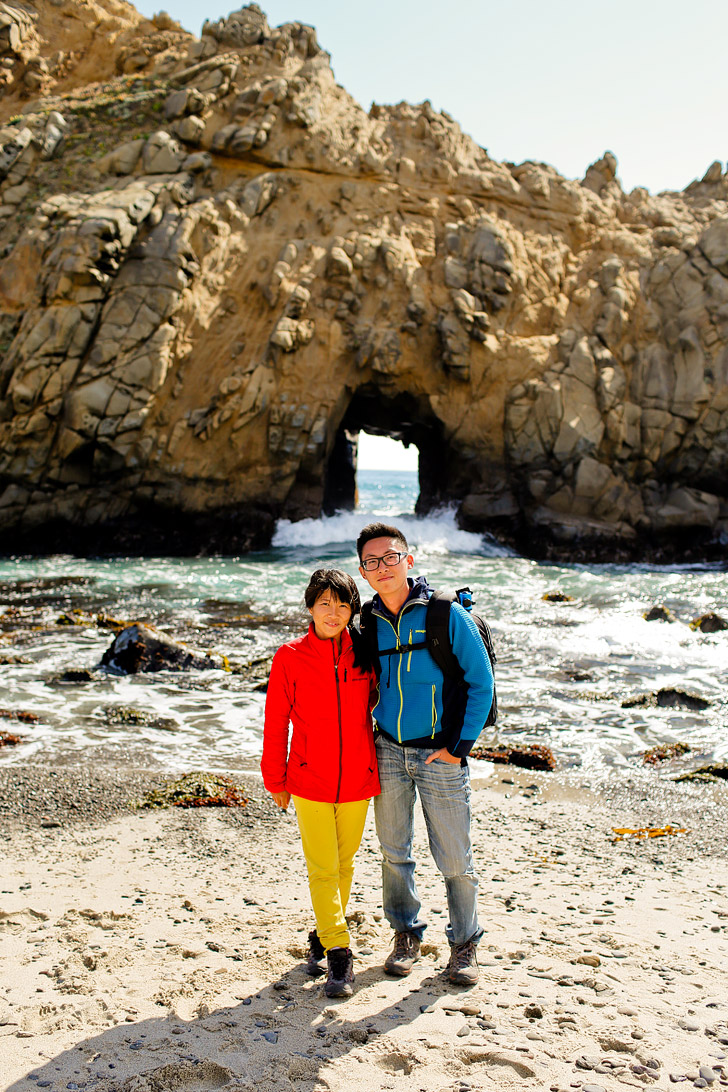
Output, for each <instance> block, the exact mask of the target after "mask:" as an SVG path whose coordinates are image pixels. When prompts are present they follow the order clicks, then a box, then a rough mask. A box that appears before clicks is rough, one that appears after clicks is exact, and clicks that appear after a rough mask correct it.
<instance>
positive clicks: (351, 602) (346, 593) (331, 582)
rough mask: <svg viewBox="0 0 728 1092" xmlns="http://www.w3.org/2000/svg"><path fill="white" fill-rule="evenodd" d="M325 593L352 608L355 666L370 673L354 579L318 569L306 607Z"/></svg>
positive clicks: (340, 573) (369, 654)
mask: <svg viewBox="0 0 728 1092" xmlns="http://www.w3.org/2000/svg"><path fill="white" fill-rule="evenodd" d="M405 545H406V543H405ZM324 592H331V593H332V594H333V595H335V596H336V598H337V599H338V600H339V602H340V603H346V604H347V605H348V606H350V607H351V618H350V619H349V622H348V626H347V628H348V630H349V634H350V636H351V644H352V648H353V649H354V665H355V666H356V667H358V668H360V669H361V670H362V671H368V670H369V669H370V668H371V667H372V666H373V661H372V653H371V649H370V648H369V645H368V642H367V641H365V640H364V638H363V637H362V635H361V633H360V632H359V630H358V629H357V628H356V626H355V625H354V618H355V617H356V615H357V614H359V613H360V611H361V599H360V598H359V589H358V588H357V586H356V583H355V581H354V577H353V576H349V574H348V573H345V572H342V571H341V569H316V572H314V573H311V579H310V580H309V582H308V587H307V588H306V591H305V592H304V595H303V598H304V602H305V603H306V606H307V607H312V606H313V605H314V603H315V602H316V600H317V599H318V597H319V596H320V595H323V593H324Z"/></svg>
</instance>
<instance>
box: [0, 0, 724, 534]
mask: <svg viewBox="0 0 728 1092" xmlns="http://www.w3.org/2000/svg"><path fill="white" fill-rule="evenodd" d="M8 6H9V5H6V7H8ZM69 6H70V9H71V10H73V11H74V12H76V14H77V15H79V16H80V17H79V18H78V19H76V20H75V22H76V23H78V27H77V28H76V31H75V32H74V33H75V35H76V37H75V39H74V40H73V41H68V42H67V41H65V39H64V40H63V42H60V39H59V40H58V41H56V40H55V39H56V38H58V34H59V28H60V26H61V21H62V9H61V8H59V7H58V6H57V5H56V4H55V3H52V2H51V0H39V3H38V4H37V5H34V11H33V13H32V15H31V14H29V13H28V12H27V11H26V10H25V8H24V9H23V11H24V13H25V14H24V15H22V16H18V17H17V18H16V17H15V16H12V17H10V16H9V19H10V22H8V23H5V24H1V22H0V34H1V33H3V31H2V27H5V28H7V27H15V28H16V29H15V30H12V31H8V32H7V33H6V34H5V37H6V38H7V40H8V42H10V37H12V42H13V43H14V46H13V48H17V49H18V50H19V51H20V52H19V53H13V57H16V58H22V59H21V60H18V62H17V64H16V61H13V62H12V63H13V66H14V67H13V68H12V69H8V72H9V73H10V77H9V78H10V80H11V82H10V83H6V84H5V89H4V97H3V101H2V106H1V109H0V187H1V188H0V200H1V201H2V215H1V216H0V232H2V234H3V247H2V248H0V252H1V253H3V254H4V257H3V258H2V259H1V260H0V334H2V341H3V343H4V344H5V347H6V353H5V356H4V363H3V366H2V367H3V371H2V376H3V385H2V387H0V389H1V390H2V391H3V397H2V400H0V422H1V424H0V434H1V439H2V445H1V450H2V455H1V456H0V491H2V495H3V496H5V495H7V496H9V497H10V498H20V497H23V498H24V499H23V500H22V503H21V501H20V500H17V499H12V500H11V502H10V501H9V502H8V503H7V504H5V505H4V506H3V507H2V509H1V511H0V537H1V536H2V535H3V534H6V535H7V534H11V533H12V530H13V528H14V527H17V526H19V525H20V524H19V523H18V521H21V522H22V521H26V522H27V521H33V520H37V521H42V520H43V519H46V518H51V517H50V514H51V513H54V514H55V515H58V513H59V512H62V513H68V512H84V513H85V514H86V515H85V516H84V518H86V519H88V520H89V521H93V520H98V521H104V520H107V519H110V518H111V513H112V512H113V513H116V514H117V515H118V514H123V513H125V512H127V511H129V510H130V506H131V505H133V499H132V498H133V497H134V496H139V497H143V498H145V500H146V501H147V502H148V503H152V502H153V501H154V500H155V499H161V498H163V499H164V503H166V504H168V505H169V506H170V507H172V508H174V507H178V508H181V509H184V510H185V511H187V512H191V513H193V512H196V511H205V512H207V513H210V512H212V513H214V512H215V510H216V509H221V510H222V509H228V508H229V507H230V506H231V505H232V506H234V507H235V508H236V510H240V511H242V510H246V511H250V512H251V513H253V515H252V516H251V519H252V520H253V521H254V522H257V524H258V525H259V527H260V528H261V531H260V534H261V535H262V534H264V533H269V532H270V528H271V527H272V525H273V522H274V520H275V518H278V517H280V516H282V515H287V516H289V517H291V516H295V517H300V516H303V515H313V516H315V515H318V514H319V513H320V511H321V507H322V504H324V502H325V501H326V497H325V486H324V482H325V481H326V480H327V470H328V469H329V467H330V463H331V460H332V459H335V458H337V457H339V456H336V455H335V454H334V453H335V452H341V451H349V450H350V442H349V440H348V439H346V438H347V436H351V435H352V434H355V433H356V432H357V430H359V429H361V428H367V427H368V428H370V429H374V430H375V431H378V432H380V433H389V434H391V435H396V436H398V437H400V438H402V439H404V440H405V441H407V442H410V443H416V444H418V445H419V447H420V455H421V458H420V478H421V485H422V498H423V500H422V504H423V507H425V508H426V507H427V505H428V504H435V503H438V502H440V501H442V500H445V499H448V500H453V501H455V502H462V504H461V518H462V519H463V521H464V522H465V523H466V524H467V526H468V527H471V528H473V529H483V528H487V527H489V526H491V525H493V526H498V527H501V528H503V527H506V528H507V527H508V526H509V525H510V526H511V528H519V527H521V526H522V525H525V526H526V527H527V528H528V529H529V532H530V531H533V532H534V534H537V535H544V536H547V537H552V538H554V539H555V540H557V541H559V542H561V543H565V544H567V545H568V544H570V543H573V542H575V541H577V540H578V539H579V538H580V536H582V537H583V536H586V537H593V538H595V539H597V540H598V541H600V542H608V541H612V542H614V543H624V542H628V541H636V536H637V532H639V533H640V534H642V532H643V531H644V530H647V531H653V532H654V533H655V534H663V535H669V534H672V533H677V532H678V531H679V530H680V528H684V527H689V526H695V527H696V528H699V529H701V530H703V531H705V532H706V533H713V532H714V531H715V532H717V531H719V530H720V529H721V528H722V527H723V526H724V524H725V522H726V519H728V515H727V513H728V496H727V489H728V487H725V486H724V485H723V484H721V483H725V482H726V481H728V475H727V474H726V470H727V469H728V228H727V227H726V225H727V224H728V218H726V216H725V201H726V199H727V198H728V179H726V177H725V176H724V174H723V173H722V170H719V169H718V167H716V166H715V165H714V166H713V167H711V168H710V169H709V171H708V172H707V173H706V174H705V175H704V177H703V178H702V180H701V181H699V182H696V183H694V184H693V185H691V186H690V187H688V189H687V190H686V191H685V192H684V193H682V194H661V195H659V196H658V197H653V196H651V195H650V194H649V193H647V191H645V190H639V191H633V193H632V194H629V195H625V194H624V193H623V191H622V189H621V187H620V185H619V181H618V172H617V162H616V159H615V157H614V156H613V155H612V154H611V153H606V154H605V156H604V157H603V158H602V159H600V160H599V161H598V162H597V163H595V164H593V165H592V166H591V167H590V168H589V170H588V171H587V174H586V177H585V179H584V182H583V184H579V183H576V182H573V181H570V180H568V179H564V178H562V177H561V176H560V175H559V173H558V171H557V170H556V169H555V168H553V167H550V166H548V165H545V164H542V163H536V162H533V161H527V162H526V163H523V164H519V165H508V164H500V163H496V162H494V161H493V160H491V159H490V158H489V157H488V155H487V153H485V152H484V150H483V149H482V148H480V147H478V145H477V144H475V142H474V141H473V140H471V139H470V138H469V137H468V136H466V135H465V134H464V133H463V132H462V131H461V130H460V128H459V126H458V125H457V123H456V122H455V121H454V120H453V119H452V118H451V117H449V116H448V115H447V114H444V113H439V112H438V111H436V110H435V109H434V108H433V107H432V105H431V103H422V104H419V105H417V106H410V105H409V104H407V103H400V104H398V105H396V106H388V107H385V106H374V107H372V109H371V110H370V111H369V112H365V111H364V110H363V109H362V108H361V107H360V106H359V105H358V104H357V103H356V102H354V101H353V99H351V98H350V96H349V95H348V94H347V93H346V91H345V90H344V89H343V88H341V87H340V86H339V85H337V83H336V81H335V79H334V76H333V72H332V69H331V64H330V61H329V58H328V55H327V54H326V53H324V52H323V51H322V50H321V49H320V48H319V46H318V42H317V40H316V35H315V32H314V31H313V29H312V28H310V27H305V26H304V25H303V24H300V23H288V24H285V25H284V26H282V27H279V28H275V27H273V28H272V27H270V26H269V24H268V22H267V19H266V17H265V15H264V14H263V12H262V11H261V10H260V8H258V7H256V6H255V5H249V6H247V7H245V8H243V9H242V10H241V11H239V12H233V13H232V14H231V15H229V16H228V17H226V18H224V19H220V20H216V21H214V22H209V23H206V24H205V27H204V28H203V29H204V33H203V35H202V38H201V40H200V41H199V42H198V41H195V40H193V39H192V37H191V36H190V35H188V34H186V33H185V32H184V31H181V30H180V29H179V27H178V26H177V25H176V24H175V23H174V22H173V21H172V20H170V19H169V18H168V17H164V16H163V15H160V16H159V17H157V18H156V19H155V20H151V21H145V20H143V19H142V17H141V16H138V15H137V14H136V13H135V12H134V11H133V9H132V8H130V7H129V6H124V5H121V7H120V6H119V5H118V4H117V2H116V0H84V5H82V4H81V0H65V7H69ZM26 7H27V6H26ZM0 10H4V9H0ZM100 43H103V47H102V45H101V44H100ZM51 45H53V49H51ZM56 53H57V54H58V57H56V59H55V60H52V59H51V58H52V57H53V56H54V55H55V54H56ZM64 57H65V58H66V59H65V60H64V59H63V58H64ZM31 61H32V62H33V63H30V62H31ZM41 61H42V63H41ZM16 69H17V72H16ZM136 69H139V70H143V71H145V72H148V73H150V74H153V75H154V84H153V90H152V91H149V92H147V91H145V92H144V93H143V94H142V95H141V96H140V93H139V92H138V91H137V90H133V87H134V85H133V84H132V83H131V81H129V80H126V79H124V78H123V77H121V76H119V75H117V74H118V73H123V72H124V71H133V70H136ZM26 71H27V72H32V73H36V74H37V75H38V78H39V79H40V80H41V84H42V89H43V95H44V98H43V108H42V109H36V107H35V104H27V103H26V104H25V105H27V106H28V109H27V110H26V112H25V113H23V114H22V119H21V121H20V122H18V121H17V120H12V123H11V119H14V118H15V115H16V114H20V110H21V106H22V105H23V104H22V103H21V96H22V94H23V93H24V92H23V89H22V86H21V84H22V80H20V79H19V74H22V73H23V72H26ZM12 81H15V82H12ZM92 83H93V85H94V91H93V95H94V96H95V97H94V98H92V97H91V92H90V90H89V86H90V85H91V84H92ZM16 84H17V86H16ZM87 85H88V86H87ZM150 86H151V85H150ZM26 90H27V85H26ZM61 96H63V97H62V98H61ZM135 96H136V97H135ZM89 101H92V102H93V103H94V110H95V111H96V114H97V115H98V119H97V120H98V131H99V132H101V131H102V130H103V139H104V141H105V144H106V147H108V148H111V149H112V150H111V151H109V152H106V153H105V154H104V155H103V156H101V157H99V158H97V159H96V160H95V162H93V163H90V162H89V156H88V155H87V150H88V149H87V148H86V147H85V146H84V143H83V141H82V140H81V141H79V140H78V137H79V136H81V135H82V134H81V132H80V129H79V128H78V125H77V122H78V118H79V117H80V116H82V115H83V112H84V110H87V109H88V108H89ZM19 104H20V105H19ZM95 118H96V115H95ZM97 120H95V122H94V124H95V125H97ZM132 121H133V124H132ZM137 122H138V124H137ZM148 133H151V135H150V136H149V137H146V136H145V137H144V138H142V136H141V135H139V134H148ZM130 137H133V138H134V139H130ZM191 149H199V150H198V151H194V152H193V153H192V154H190V151H191ZM49 158H50V159H52V165H53V171H52V172H51V174H47V171H48V168H47V167H46V160H47V159H49ZM44 172H46V174H44ZM56 175H57V177H58V178H59V180H61V181H60V182H59V185H58V190H57V192H51V193H50V194H49V193H47V192H46V193H45V196H44V197H43V199H42V200H41V199H40V198H39V197H38V196H37V195H38V193H39V192H40V187H41V185H47V183H46V182H45V181H44V178H45V177H51V176H52V177H56ZM21 210H22V220H21ZM342 438H343V439H342ZM345 439H346V443H347V444H349V446H348V447H347V446H346V444H344V442H343V441H344V440H345ZM91 443H93V444H94V451H95V454H94V455H93V460H94V461H93V475H92V476H91V475H90V474H89V472H88V468H82V467H80V466H79V465H78V463H79V459H78V455H79V451H80V449H81V447H82V445H84V444H91ZM350 477H351V480H352V481H353V480H354V475H353V472H352V474H351V475H350ZM51 483H52V484H51ZM71 487H73V489H74V493H73V494H70V493H68V492H67V490H68V489H70V488H71ZM8 490H10V492H8ZM351 499H352V500H353V498H351ZM26 502H27V503H26ZM263 514H265V518H263ZM23 525H25V523H23ZM262 528H267V531H265V532H264V531H263V530H262Z"/></svg>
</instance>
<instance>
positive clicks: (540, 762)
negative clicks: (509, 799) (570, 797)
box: [470, 743, 556, 770]
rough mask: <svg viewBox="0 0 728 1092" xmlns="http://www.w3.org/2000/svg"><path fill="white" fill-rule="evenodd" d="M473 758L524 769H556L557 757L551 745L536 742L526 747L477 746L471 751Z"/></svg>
mask: <svg viewBox="0 0 728 1092" xmlns="http://www.w3.org/2000/svg"><path fill="white" fill-rule="evenodd" d="M470 757H471V758H478V759H481V760H483V761H485V762H500V763H505V764H507V765H510V766H521V767H522V768H523V769H524V770H555V769H556V759H555V758H554V754H553V752H552V750H551V748H550V747H544V746H543V744H540V743H534V744H530V745H527V746H524V747H506V746H504V745H503V744H499V745H498V746H496V747H476V748H475V749H474V750H473V751H471V752H470Z"/></svg>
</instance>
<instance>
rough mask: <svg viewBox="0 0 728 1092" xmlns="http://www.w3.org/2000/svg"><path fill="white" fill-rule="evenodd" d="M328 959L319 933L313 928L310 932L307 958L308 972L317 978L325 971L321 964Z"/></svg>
mask: <svg viewBox="0 0 728 1092" xmlns="http://www.w3.org/2000/svg"><path fill="white" fill-rule="evenodd" d="M325 959H326V952H325V951H324V946H323V944H322V943H321V941H320V940H319V935H318V933H317V932H316V930H315V929H312V930H311V932H310V933H309V934H308V958H307V960H306V974H310V975H311V977H312V978H316V977H317V976H318V975H320V974H323V973H324V968H323V967H322V966H321V964H322V963H323V961H324V960H325Z"/></svg>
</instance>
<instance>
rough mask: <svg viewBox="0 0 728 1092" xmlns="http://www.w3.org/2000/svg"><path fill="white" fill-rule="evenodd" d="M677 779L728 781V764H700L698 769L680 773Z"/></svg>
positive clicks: (679, 780) (680, 780)
mask: <svg viewBox="0 0 728 1092" xmlns="http://www.w3.org/2000/svg"><path fill="white" fill-rule="evenodd" d="M674 780H675V781H678V782H682V781H728V764H725V763H713V765H711V766H699V767H698V769H697V770H688V772H687V773H684V774H680V776H679V777H676V778H675V779H674Z"/></svg>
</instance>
